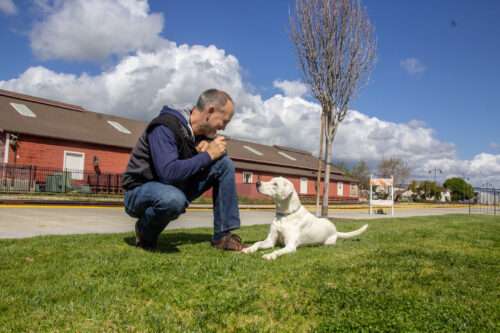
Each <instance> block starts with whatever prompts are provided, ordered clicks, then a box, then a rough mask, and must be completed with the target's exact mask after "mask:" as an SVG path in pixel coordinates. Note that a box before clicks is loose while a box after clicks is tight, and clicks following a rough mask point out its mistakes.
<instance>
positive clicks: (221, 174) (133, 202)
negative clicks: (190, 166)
mask: <svg viewBox="0 0 500 333" xmlns="http://www.w3.org/2000/svg"><path fill="white" fill-rule="evenodd" d="M234 173H235V171H234V164H233V161H231V159H230V158H229V157H227V156H224V157H222V158H220V159H218V160H217V161H215V162H214V163H213V164H211V165H210V167H208V168H207V169H205V170H204V171H201V172H199V173H198V174H196V175H195V176H193V177H192V178H190V179H189V180H187V181H186V182H184V183H183V184H180V185H176V186H173V185H166V184H163V183H160V182H157V181H151V182H147V183H145V184H143V185H141V186H138V187H136V188H134V189H132V190H129V191H127V192H125V201H124V204H125V212H127V214H128V215H130V216H132V217H137V218H139V220H138V221H137V227H138V228H139V230H140V231H141V233H142V234H143V235H144V238H145V241H148V242H155V241H156V240H157V239H158V236H159V235H160V233H161V232H162V231H163V229H165V227H166V226H167V224H168V223H169V222H170V221H172V220H175V219H176V218H177V217H179V215H181V214H182V213H184V212H185V211H186V208H187V207H188V205H189V204H190V203H191V201H193V200H194V199H196V198H197V197H199V196H200V195H202V194H203V193H204V192H205V191H207V190H208V189H210V188H211V187H212V188H213V191H212V192H213V195H212V197H213V206H214V238H218V237H219V236H220V235H222V234H224V233H226V232H228V231H230V230H233V229H238V228H239V227H240V213H239V209H238V195H237V192H236V183H235V179H234Z"/></svg>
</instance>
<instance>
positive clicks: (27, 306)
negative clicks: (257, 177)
mask: <svg viewBox="0 0 500 333" xmlns="http://www.w3.org/2000/svg"><path fill="white" fill-rule="evenodd" d="M364 223H366V221H356V222H354V221H346V220H344V221H337V227H338V229H339V230H341V231H347V230H352V229H355V228H357V227H359V226H361V225H362V224H364ZM368 223H369V224H370V227H369V229H368V231H367V232H366V233H365V234H363V235H362V236H360V237H359V238H357V239H352V240H343V241H339V242H338V243H337V245H335V246H333V247H324V246H322V247H319V246H318V247H305V248H300V249H299V251H298V252H296V253H295V254H292V255H287V256H283V257H280V258H279V259H277V260H276V261H274V262H268V261H265V260H263V259H262V258H261V255H262V253H264V252H259V253H257V254H254V255H244V254H239V253H227V252H220V251H217V250H214V249H212V248H211V247H210V246H209V239H210V230H209V229H192V230H189V231H186V230H182V231H181V230H173V231H167V232H165V233H164V234H163V235H162V238H161V242H160V248H161V252H159V253H148V252H144V251H142V250H140V249H137V248H134V247H132V246H130V245H129V243H131V242H132V234H131V233H129V234H112V235H79V236H51V237H37V238H32V239H22V240H0V332H63V331H65V332H112V331H115V332H308V331H313V332H349V331H352V332H363V331H364V332H414V331H421V332H459V331H466V332H495V331H497V332H498V331H500V217H492V216H459V215H453V216H452V215H450V216H439V217H437V216H436V217H418V218H406V219H403V218H395V219H383V220H372V221H369V222H368ZM266 233H267V227H266V226H256V227H247V228H243V229H242V230H241V232H240V235H241V236H243V239H244V240H246V241H248V242H254V241H257V240H261V239H262V238H263V237H264V236H265V235H266Z"/></svg>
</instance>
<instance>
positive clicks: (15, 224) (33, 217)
mask: <svg viewBox="0 0 500 333" xmlns="http://www.w3.org/2000/svg"><path fill="white" fill-rule="evenodd" d="M462 213H463V214H466V213H468V209H465V208H434V209H400V210H396V213H395V216H396V217H408V216H417V215H419V216H421V215H441V214H462ZM240 214H241V220H242V224H243V225H254V224H268V223H270V222H271V220H272V218H273V215H274V211H273V210H242V211H241V213H240ZM330 216H331V217H337V218H348V219H370V218H390V216H389V215H373V216H372V217H370V216H369V215H368V213H367V211H361V210H353V209H350V210H337V209H335V210H331V212H330ZM134 222H135V220H134V219H132V218H130V217H129V216H127V215H126V214H125V213H124V212H123V208H67V207H64V208H61V207H0V238H25V237H33V236H39V235H65V234H84V233H117V232H130V231H132V230H133V228H134ZM211 226H212V212H211V211H210V210H188V212H187V213H186V214H184V215H182V216H181V217H180V218H179V219H178V220H176V221H174V222H172V223H170V224H169V226H168V229H178V228H195V227H211Z"/></svg>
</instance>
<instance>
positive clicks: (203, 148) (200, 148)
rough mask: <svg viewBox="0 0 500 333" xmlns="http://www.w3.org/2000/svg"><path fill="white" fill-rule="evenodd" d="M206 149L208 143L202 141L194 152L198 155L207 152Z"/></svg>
mask: <svg viewBox="0 0 500 333" xmlns="http://www.w3.org/2000/svg"><path fill="white" fill-rule="evenodd" d="M207 149H208V141H207V140H202V141H200V142H199V143H198V145H197V146H196V151H197V152H198V153H203V152H204V151H207Z"/></svg>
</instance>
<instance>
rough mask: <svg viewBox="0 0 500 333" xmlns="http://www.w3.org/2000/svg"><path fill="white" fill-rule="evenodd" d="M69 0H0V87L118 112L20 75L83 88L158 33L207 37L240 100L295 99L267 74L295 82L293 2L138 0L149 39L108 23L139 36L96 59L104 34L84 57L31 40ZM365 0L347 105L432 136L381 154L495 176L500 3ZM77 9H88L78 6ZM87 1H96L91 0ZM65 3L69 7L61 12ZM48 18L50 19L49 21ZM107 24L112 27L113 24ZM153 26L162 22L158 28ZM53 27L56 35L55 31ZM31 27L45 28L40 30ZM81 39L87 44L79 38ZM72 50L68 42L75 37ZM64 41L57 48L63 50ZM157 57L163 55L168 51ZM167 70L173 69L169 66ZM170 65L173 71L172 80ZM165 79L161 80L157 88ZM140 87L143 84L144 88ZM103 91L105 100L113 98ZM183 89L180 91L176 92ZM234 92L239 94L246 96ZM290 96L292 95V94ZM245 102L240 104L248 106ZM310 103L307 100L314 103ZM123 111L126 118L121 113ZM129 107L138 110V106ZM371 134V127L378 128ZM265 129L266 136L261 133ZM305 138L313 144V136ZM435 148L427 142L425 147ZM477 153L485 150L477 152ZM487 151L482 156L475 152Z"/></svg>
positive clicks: (192, 40)
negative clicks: (358, 81) (372, 45)
mask: <svg viewBox="0 0 500 333" xmlns="http://www.w3.org/2000/svg"><path fill="white" fill-rule="evenodd" d="M9 2H10V3H12V4H14V7H15V10H14V11H12V10H10V11H9V9H5V8H6V7H5V6H8V4H7V3H9ZM90 2H92V1H89V3H90ZM108 2H109V4H110V6H111V5H112V3H113V1H112V0H106V1H103V3H108ZM114 2H116V3H122V4H123V3H133V2H134V1H133V0H116V1H114ZM71 3H73V4H75V7H74V8H78V7H77V6H76V4H77V3H79V0H71V1H66V2H64V1H57V0H56V1H53V0H52V1H48V0H38V1H36V2H32V1H14V2H12V1H7V0H0V39H1V42H2V45H8V47H6V48H3V51H2V52H1V53H0V60H1V63H2V67H1V71H0V86H3V88H4V89H8V88H10V89H18V90H24V92H26V93H32V94H35V93H38V94H39V95H43V96H45V97H51V98H56V99H60V100H61V99H62V100H65V99H68V98H69V97H68V96H74V98H73V99H71V100H67V101H68V102H73V103H76V104H84V106H86V107H89V108H91V109H92V110H95V109H96V108H97V109H98V110H95V111H99V112H109V113H120V112H119V111H117V110H120V109H119V108H118V106H117V105H114V104H112V102H111V101H110V102H109V103H108V105H110V106H109V108H108V109H107V108H106V107H104V106H100V105H99V106H97V107H96V106H95V105H96V104H92V101H88V104H87V105H85V104H86V103H87V101H86V100H85V99H84V97H82V96H80V95H78V94H77V93H74V92H71V93H68V94H65V96H61V97H59V96H57V95H55V88H54V89H50V87H47V85H49V83H48V82H49V80H46V81H44V84H43V89H42V88H40V89H38V90H37V88H36V87H37V86H38V87H40V84H38V85H34V84H29V83H28V82H27V81H26V80H27V79H26V78H23V73H26V72H27V70H28V69H29V68H35V67H37V66H39V67H40V68H43V69H46V70H49V71H51V72H53V73H54V77H55V78H57V79H61V80H62V77H63V76H64V75H65V74H66V75H74V76H75V77H74V78H72V80H73V81H72V82H73V83H74V82H76V81H78V82H77V84H78V85H79V87H81V85H82V84H85V83H83V82H85V79H84V78H82V73H86V75H87V76H90V77H91V79H95V80H100V79H101V78H102V76H103V73H106V72H111V71H117V68H119V67H120V66H119V65H120V64H124V63H125V61H124V60H125V59H128V58H127V57H130V56H131V57H133V56H134V55H136V54H137V52H139V51H141V50H145V51H144V52H153V53H154V52H156V53H154V54H158V52H157V50H158V48H159V46H158V45H160V44H161V43H162V42H158V39H161V40H162V41H163V42H164V41H169V42H175V43H176V44H175V47H174V46H169V47H171V48H172V47H173V48H174V49H175V52H176V53H175V54H176V56H178V57H180V56H179V54H180V53H182V54H184V53H183V52H184V51H182V50H180V45H182V44H186V45H187V47H190V48H191V47H193V46H196V45H199V46H202V47H204V49H203V52H205V53H204V54H209V53H210V50H207V47H208V46H209V45H213V46H214V47H215V48H216V49H217V50H220V51H223V52H224V55H223V56H222V58H220V55H219V58H220V59H219V58H218V59H219V60H217V61H219V62H216V63H218V64H220V62H223V63H225V64H226V63H227V64H229V65H228V66H229V67H228V68H230V69H228V73H227V75H230V74H229V73H235V74H237V76H239V78H237V79H234V80H233V79H232V78H231V82H233V83H234V85H236V86H238V85H239V84H241V85H243V88H241V91H243V92H242V94H246V95H245V96H247V97H248V96H251V97H249V98H248V99H252V98H254V97H258V98H260V99H261V100H262V105H263V106H262V108H263V111H262V112H264V113H266V112H267V113H270V112H271V111H269V110H270V109H269V110H268V109H266V108H270V107H274V106H275V105H278V104H279V103H278V96H280V95H279V94H281V95H285V96H284V99H283V100H279V102H280V103H283V105H290V103H288V102H290V101H292V99H291V98H292V97H293V96H287V94H286V92H283V91H282V89H281V88H279V87H280V85H279V84H276V82H282V81H287V82H288V81H290V82H296V83H297V81H300V80H301V73H300V70H299V68H298V65H297V59H296V57H295V53H294V49H293V46H292V44H291V41H290V39H289V35H288V29H289V28H288V13H289V10H290V9H292V8H293V1H285V0H276V1H263V0H258V1H188V0H184V1H149V2H145V4H146V7H144V3H143V4H142V5H141V6H138V7H137V8H139V7H140V11H142V12H141V13H142V14H144V15H147V16H148V17H147V19H148V22H142V23H138V24H140V26H138V27H139V28H138V29H136V30H140V29H143V31H144V32H145V33H149V35H148V36H149V37H148V38H150V40H148V42H147V43H146V42H145V43H143V44H141V43H138V42H137V37H136V36H133V33H128V34H127V33H125V34H123V33H122V30H120V29H121V28H119V27H123V26H122V25H118V24H117V25H116V27H118V28H116V30H117V31H115V32H114V34H115V35H114V36H115V38H116V39H120V40H124V39H126V38H127V35H130V38H135V39H136V40H133V41H128V42H126V41H123V43H122V45H118V46H117V48H118V49H120V50H121V51H116V50H117V48H115V49H110V50H104V51H103V52H108V53H106V56H105V57H96V56H95V55H93V53H92V50H94V49H95V48H98V47H101V45H102V44H105V43H106V41H105V40H104V39H103V40H102V41H101V44H99V45H90V46H88V48H87V49H85V50H83V51H82V52H83V53H82V55H79V54H75V53H64V52H66V51H61V52H62V53H61V52H59V53H57V52H55V51H54V52H51V51H50V50H47V49H45V50H44V49H43V47H44V46H43V45H41V46H40V45H38V46H33V45H32V42H33V40H35V39H37V38H38V39H43V38H45V39H47V38H50V37H47V36H48V32H47V31H49V32H50V31H52V30H50V29H48V28H47V26H49V23H50V19H51V18H55V17H57V18H58V21H57V22H60V23H58V25H62V24H64V22H65V21H64V19H67V20H68V22H69V23H68V25H71V21H70V18H71V16H70V15H78V10H77V9H76V10H73V11H70V10H69V8H68V7H70V5H69V4H71ZM363 3H364V5H365V6H366V7H367V12H368V15H369V17H370V19H371V21H372V23H373V24H374V26H375V29H376V36H377V40H378V52H377V63H376V66H375V68H374V71H373V72H372V75H371V79H370V82H369V83H368V84H367V85H365V86H364V87H363V88H362V90H361V91H360V94H359V96H358V97H357V98H356V99H355V100H354V101H353V102H352V104H351V108H352V109H354V110H357V111H358V112H360V113H361V114H362V116H363V122H364V124H374V120H373V119H378V120H379V122H376V126H378V127H379V128H385V127H386V125H387V124H389V125H390V126H389V127H388V128H389V129H388V130H387V131H389V132H391V131H392V130H393V129H394V130H395V131H401V130H402V128H403V127H404V125H405V124H410V127H411V128H417V129H418V130H419V132H418V133H419V134H418V135H420V134H421V133H422V132H425V135H427V137H423V138H422V139H421V140H423V141H426V140H428V141H429V143H428V145H426V146H425V150H426V151H428V152H429V153H428V154H426V153H422V152H421V150H423V149H424V148H422V147H418V148H415V150H414V151H412V150H411V149H409V150H408V151H406V152H401V151H398V150H397V149H396V148H394V149H385V150H382V149H381V150H380V151H381V152H382V153H381V154H382V155H381V157H389V156H390V155H391V152H395V153H394V154H395V155H398V154H400V155H401V156H403V157H405V158H410V157H408V156H409V155H411V154H413V153H415V154H421V156H420V158H418V159H417V160H418V161H417V160H415V165H416V166H415V169H416V170H417V169H419V168H420V169H419V170H420V171H415V173H416V174H418V173H419V172H420V174H422V173H424V172H425V170H426V169H430V168H432V167H433V166H434V167H435V166H436V165H439V166H441V164H439V162H438V160H439V155H446V158H447V159H450V160H453V162H450V161H448V162H441V163H445V164H446V166H449V170H448V171H449V173H452V172H455V173H456V174H459V173H462V174H464V175H471V177H472V175H473V174H478V175H479V176H478V177H479V178H481V177H483V178H486V177H488V176H489V175H491V174H492V173H493V174H495V175H494V176H495V177H499V178H500V176H498V175H497V173H498V172H500V169H499V168H500V167H499V165H498V163H500V155H499V154H500V129H499V124H500V101H499V99H498V98H497V95H498V93H496V92H498V91H499V90H500V42H499V41H498V36H500V25H499V24H497V23H496V21H497V20H498V17H500V2H499V1H494V0H490V1H485V0H484V1H476V2H473V1H465V0H454V1H452V0H440V1H430V0H428V1H410V0H402V1H380V0H378V1H376V0H365V1H364V2H363ZM6 4H7V5H6ZM129 7H130V6H129ZM129 7H127V8H129ZM110 8H112V7H110ZM117 8H118V7H117ZM137 8H136V9H137ZM86 10H89V11H90V10H92V9H91V8H90V7H87V9H86ZM95 10H97V5H96V9H95ZM65 11H66V12H65ZM64 12H65V13H66V14H65V15H64V16H62V14H63V13H64ZM72 13H73V14H72ZM75 13H76V14H75ZM117 13H118V12H117ZM57 15H61V16H57ZM100 15H102V14H100ZM144 15H143V16H144ZM116 16H118V14H116ZM113 19H115V18H114V17H109V20H113ZM131 22H133V23H131V25H132V24H136V23H137V22H138V21H137V20H134V21H131ZM143 23H144V24H143ZM106 24H110V23H109V22H107V19H106V20H105V22H104V21H103V25H106ZM82 25H84V23H82ZM37 27H38V30H37ZM50 27H51V29H54V27H55V25H52V26H50ZM113 27H114V26H113V25H110V29H112V28H113ZM159 27H160V28H161V29H160V31H158V28H159ZM98 28H99V27H96V26H95V23H94V25H89V26H88V27H83V26H82V31H81V32H80V31H78V30H75V29H77V28H75V27H73V28H72V29H73V30H72V29H71V28H69V29H67V31H71V32H72V33H73V35H72V36H70V37H71V38H72V39H73V40H75V39H76V40H78V39H79V38H80V34H82V35H85V34H86V33H88V31H89V30H92V29H98ZM37 31H38V32H37ZM75 31H76V32H75ZM134 31H135V30H134ZM58 33H59V34H63V33H64V31H63V32H58ZM34 36H37V37H34ZM39 36H42V37H40V38H39ZM49 36H50V35H49ZM63 37H67V36H63ZM110 38H111V37H110ZM59 39H60V40H61V39H63V38H59ZM146 39H147V38H146ZM68 40H69V39H68ZM48 41H49V42H48V44H47V45H49V46H50V45H56V44H51V43H55V42H54V41H51V40H50V39H48ZM87 44H89V43H88V40H87ZM87 44H86V45H87ZM125 44H126V47H125V46H123V45H125ZM129 44H131V45H132V46H129ZM137 44H138V45H137ZM146 44H147V45H146ZM56 46H57V47H59V46H60V45H59V44H58V45H56ZM77 46H78V44H77ZM123 47H125V51H123ZM127 47H128V49H127ZM52 48H54V46H52ZM72 48H75V45H74V44H73V45H72ZM40 50H41V51H40ZM61 50H65V49H63V48H61ZM44 52H45V53H44ZM193 52H194V50H192V49H190V50H189V51H187V53H191V54H193ZM200 52H201V51H200ZM183 56H184V55H183ZM229 56H232V57H234V59H236V61H237V64H236V65H234V64H233V63H232V62H231V59H230V58H229ZM210 57H211V55H210ZM178 59H181V58H178ZM182 59H184V58H182ZM207 59H210V60H207V66H215V65H214V62H213V61H212V60H211V59H212V58H207ZM164 60H165V61H168V59H164ZM214 61H215V60H214ZM180 66H181V65H180ZM231 66H235V68H236V69H234V72H231V70H233V69H232V68H233V67H231ZM188 67H189V66H188ZM189 68H191V67H189ZM181 69H183V70H184V71H186V69H185V68H177V67H176V69H175V70H176V71H179V73H180V72H181ZM171 72H172V70H170V71H169V72H168V73H171ZM179 75H180V74H177V75H176V76H175V77H177V79H179V78H178V77H179ZM25 76H27V75H25ZM233 76H234V75H233ZM223 77H224V76H223ZM228 77H229V76H228ZM42 80H43V79H42ZM182 80H183V82H184V80H186V82H189V80H196V77H195V76H193V75H192V76H190V77H187V78H185V77H182ZM217 80H218V79H217V78H215V77H214V82H220V81H217ZM31 81H33V79H31ZM52 81H54V80H52ZM56 81H57V80H56ZM2 82H3V84H2ZM297 84H300V82H298V83H297ZM196 85H197V83H194V82H193V86H196ZM228 85H229V84H228ZM234 85H229V88H228V89H229V90H230V91H231V89H233V87H234ZM168 86H169V85H168V83H167V82H164V83H162V84H160V85H159V86H155V87H151V89H157V90H158V91H160V92H161V91H165V89H167V88H168ZM200 86H203V85H200ZM162 87H163V88H165V89H163V90H162ZM89 89H90V88H89ZM142 89H144V90H147V89H148V86H147V85H146V86H145V87H143V88H142ZM234 89H236V88H234ZM238 89H240V88H238ZM167 90H168V89H167ZM238 91H240V90H238ZM238 94H239V93H238ZM87 95H88V94H87ZM108 95H112V94H111V93H110V94H108ZM108 95H107V98H110V97H109V96H108ZM188 97H189V94H188V95H187V96H186V98H184V99H187V98H188ZM95 98H98V96H95ZM141 98H142V97H141ZM144 98H145V97H144ZM170 98H172V97H170ZM286 98H289V100H286ZM300 98H302V99H303V103H306V104H303V105H304V106H305V107H307V105H308V104H307V103H313V104H314V100H313V99H312V98H311V97H310V96H308V95H302V96H300ZM179 99H180V100H182V101H184V99H183V98H180V97H179ZM243 99H244V100H247V98H246V97H245V98H243ZM294 101H295V102H297V100H294ZM179 103H180V101H179ZM245 103H246V102H244V103H241V104H242V105H247V104H245ZM248 103H250V104H248V107H249V108H252V106H251V105H253V104H251V103H253V102H248ZM297 103H298V102H297ZM174 104H175V103H174ZM299 104H300V103H299ZM280 105H281V104H280ZM276 107H277V106H276ZM151 108H153V106H151ZM311 108H312V109H314V105H313V106H312V107H311ZM266 110H267V111H266ZM272 112H274V109H273V111H272ZM276 112H277V111H276ZM123 115H124V116H132V114H126V113H125V114H123ZM135 116H136V118H137V114H135ZM148 117H149V118H150V116H144V118H146V119H147V118H148ZM360 117H361V116H360ZM275 118H276V117H274V118H273V119H271V120H269V121H270V122H272V121H274V124H275V123H276V121H275V120H276V119H275ZM278 118H279V117H278ZM281 118H283V116H281ZM281 121H282V123H284V126H285V127H286V126H292V125H290V124H288V123H287V122H286V120H285V119H281ZM244 123H245V121H242V122H241V126H243V124H244ZM246 123H251V120H249V119H247V121H246ZM235 126H237V125H235ZM241 126H240V127H238V133H243V134H242V136H243V137H246V135H245V134H244V131H245V129H244V127H241ZM341 126H342V125H341ZM366 126H368V125H366ZM391 126H392V127H391ZM271 127H272V126H271ZM344 127H345V128H346V129H347V128H349V129H350V130H351V129H352V130H353V131H356V128H355V127H350V125H349V124H347V125H346V126H344ZM391 128H393V129H391ZM404 128H406V127H404ZM360 130H361V129H360ZM345 131H347V130H345ZM234 132H236V129H235V130H234ZM284 132H286V131H284ZM351 133H353V132H351ZM377 133H378V132H377ZM372 134H373V135H371V136H370V137H376V136H377V135H379V134H377V135H375V134H376V133H372ZM353 135H354V134H353ZM384 135H386V134H384ZM416 135H417V134H415V136H416ZM348 136H349V134H347V133H344V134H343V135H342V137H341V138H340V139H339V142H338V145H341V144H343V143H344V144H345V145H347V144H349V142H351V141H350V139H349V138H348ZM267 139H268V138H267V137H266V136H265V135H264V134H263V136H262V138H261V140H260V141H266V140H267ZM401 140H408V139H407V138H405V139H401ZM257 141H258V140H257ZM275 141H276V142H277V143H281V142H282V141H285V142H288V141H287V140H285V139H282V140H280V139H276V140H275ZM356 142H358V141H356ZM298 144H299V145H300V143H298ZM361 144H363V142H361ZM370 144H373V145H375V144H378V143H375V142H370V141H367V142H366V145H368V146H369V145H370ZM310 145H311V147H312V146H313V144H312V143H311V144H310ZM412 147H414V145H413V146H412ZM435 147H436V148H435ZM302 148H304V147H302ZM434 149H435V152H432V150H434ZM339 150H340V154H339V155H340V159H344V160H351V161H354V160H356V159H359V158H364V159H367V160H373V159H374V157H373V156H374V155H373V154H372V155H368V154H367V153H366V151H365V150H363V151H360V152H359V153H358V154H354V155H349V154H347V153H345V154H343V153H342V151H343V150H345V151H347V150H349V148H346V147H339ZM446 151H450V154H449V155H447V153H446ZM363 154H365V155H363ZM480 154H486V155H484V156H483V155H481V158H478V156H479V155H480ZM410 159H411V158H410ZM485 159H486V160H488V162H484V160H485ZM423 160H425V161H426V165H425V166H417V164H418V163H420V164H422V163H423V162H422V161H423ZM478 160H481V161H483V162H484V166H485V168H484V169H483V168H482V167H481V165H482V164H481V163H483V162H477V161H478ZM432 161H434V162H432ZM492 161H493V162H492ZM475 162H477V163H475ZM474 163H475V164H474ZM446 166H444V167H443V168H446ZM495 179H496V178H495ZM478 181H480V180H478Z"/></svg>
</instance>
